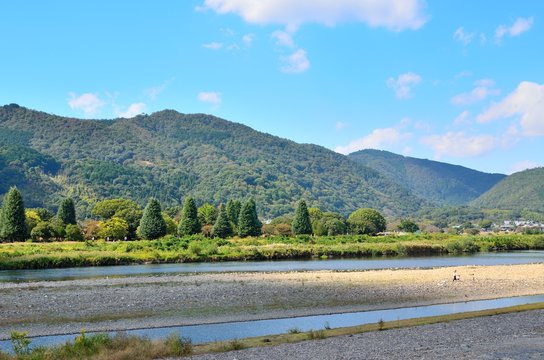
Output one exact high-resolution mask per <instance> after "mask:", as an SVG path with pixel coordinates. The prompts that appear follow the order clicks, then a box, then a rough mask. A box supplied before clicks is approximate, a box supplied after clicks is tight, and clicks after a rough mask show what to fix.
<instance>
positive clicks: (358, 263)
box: [0, 251, 544, 282]
mask: <svg viewBox="0 0 544 360" xmlns="http://www.w3.org/2000/svg"><path fill="white" fill-rule="evenodd" d="M537 262H544V251H511V252H500V253H477V254H474V255H462V256H427V257H415V258H414V257H411V258H377V259H333V260H294V261H259V262H218V263H190V264H150V265H122V266H103V267H80V268H66V269H45V270H2V271H0V282H5V281H49V280H69V279H83V278H93V277H106V276H110V277H111V276H137V275H152V274H176V273H201V272H232V271H264V272H270V271H304V270H369V269H388V268H431V267H440V266H464V265H514V264H529V263H537Z"/></svg>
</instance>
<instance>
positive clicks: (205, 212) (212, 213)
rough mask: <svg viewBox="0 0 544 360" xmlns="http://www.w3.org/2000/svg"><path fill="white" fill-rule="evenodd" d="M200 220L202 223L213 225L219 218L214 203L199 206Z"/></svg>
mask: <svg viewBox="0 0 544 360" xmlns="http://www.w3.org/2000/svg"><path fill="white" fill-rule="evenodd" d="M197 212H198V221H200V224H201V225H213V224H215V220H217V209H216V208H215V206H213V205H212V204H208V203H205V204H203V205H202V206H201V207H199V208H198V211H197Z"/></svg>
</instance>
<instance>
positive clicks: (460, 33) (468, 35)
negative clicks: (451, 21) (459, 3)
mask: <svg viewBox="0 0 544 360" xmlns="http://www.w3.org/2000/svg"><path fill="white" fill-rule="evenodd" d="M474 35H475V33H473V32H467V31H465V29H464V28H463V27H462V26H461V27H458V28H457V30H455V32H454V33H453V39H454V40H455V41H459V42H461V43H463V44H464V45H465V46H466V45H468V44H470V43H471V42H472V39H473V38H474Z"/></svg>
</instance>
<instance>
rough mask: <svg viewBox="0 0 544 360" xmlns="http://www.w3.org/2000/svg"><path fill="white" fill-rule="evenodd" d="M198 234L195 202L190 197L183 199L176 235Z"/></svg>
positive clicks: (198, 226) (198, 225) (198, 223)
mask: <svg viewBox="0 0 544 360" xmlns="http://www.w3.org/2000/svg"><path fill="white" fill-rule="evenodd" d="M199 232H200V222H199V221H198V210H197V208H196V204H195V200H194V199H193V198H192V197H188V198H187V199H185V202H184V204H183V210H182V211H181V220H180V221H179V225H178V234H179V235H180V236H185V235H193V234H198V233H199Z"/></svg>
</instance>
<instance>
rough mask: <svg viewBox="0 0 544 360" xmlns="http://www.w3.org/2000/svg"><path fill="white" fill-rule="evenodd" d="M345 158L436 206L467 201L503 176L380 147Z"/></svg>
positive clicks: (465, 202)
mask: <svg viewBox="0 0 544 360" xmlns="http://www.w3.org/2000/svg"><path fill="white" fill-rule="evenodd" d="M348 157H349V158H350V159H352V160H353V161H356V162H358V163H359V164H362V165H365V166H368V167H370V168H372V169H374V170H376V171H379V172H380V173H381V174H383V175H384V176H386V177H388V178H389V179H390V180H392V181H395V182H396V183H398V184H400V185H401V186H404V187H406V188H407V189H409V190H411V191H412V192H413V193H414V194H416V195H419V196H420V197H423V198H425V199H427V200H429V201H430V202H432V203H434V204H435V205H438V206H443V205H463V204H467V203H469V202H470V201H471V200H474V199H476V198H477V197H478V196H480V195H482V194H483V193H485V192H486V191H487V190H489V189H491V188H492V187H493V186H494V185H495V184H497V183H498V182H499V181H501V180H502V179H503V178H504V177H505V175H502V174H487V173H483V172H480V171H476V170H472V169H468V168H466V167H463V166H458V165H451V164H446V163H442V162H438V161H431V160H425V159H417V158H412V157H407V156H402V155H397V154H393V153H391V152H388V151H381V150H361V151H358V152H354V153H352V154H349V155H348Z"/></svg>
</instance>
